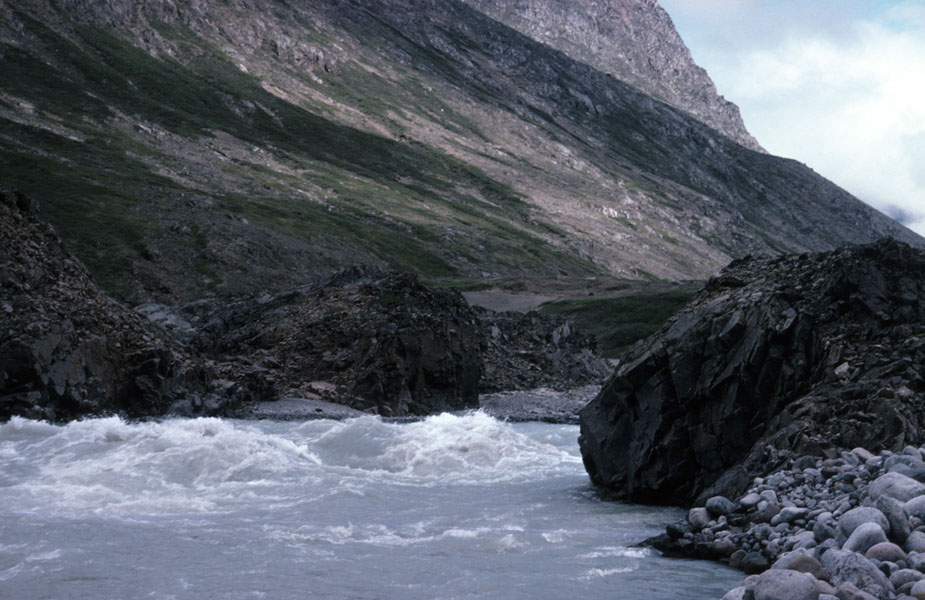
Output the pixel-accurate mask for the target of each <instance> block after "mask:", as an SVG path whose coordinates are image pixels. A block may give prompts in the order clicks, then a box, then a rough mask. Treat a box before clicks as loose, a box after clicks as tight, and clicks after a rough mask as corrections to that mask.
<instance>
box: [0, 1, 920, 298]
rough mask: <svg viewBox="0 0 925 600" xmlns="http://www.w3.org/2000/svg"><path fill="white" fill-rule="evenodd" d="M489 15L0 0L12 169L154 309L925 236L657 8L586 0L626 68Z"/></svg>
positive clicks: (669, 274)
mask: <svg viewBox="0 0 925 600" xmlns="http://www.w3.org/2000/svg"><path fill="white" fill-rule="evenodd" d="M473 4H474V6H470V5H469V4H466V3H464V2H461V1H459V0H364V1H359V0H315V1H312V2H291V1H284V0H227V1H223V2H201V1H198V0H154V1H152V2H145V3H137V2H131V1H129V0H0V69H2V72H3V74H4V76H3V78H2V80H0V173H2V175H0V177H2V179H3V182H2V183H4V184H5V185H7V186H9V187H12V188H15V189H18V190H21V191H22V192H24V193H26V194H28V195H29V196H31V197H34V198H37V199H38V200H39V201H40V204H41V207H42V215H41V216H42V217H43V218H45V219H47V220H48V221H50V222H51V223H52V224H53V225H54V226H55V228H56V230H57V231H58V233H59V234H60V235H61V236H62V238H64V240H65V241H66V242H67V244H68V247H69V248H71V249H72V250H73V251H74V252H75V254H76V255H77V256H78V257H79V258H80V259H81V260H82V261H83V262H84V263H85V264H86V265H87V267H88V269H89V270H90V272H91V274H92V275H93V276H94V277H95V278H96V279H97V280H98V281H100V282H101V283H102V284H103V286H104V287H105V288H106V289H107V290H108V291H110V292H112V293H115V294H116V295H117V296H119V297H121V298H124V299H128V300H130V301H133V302H141V301H150V300H156V301H161V302H178V301H182V300H187V299H191V298H195V297H201V296H203V295H206V294H214V293H237V292H250V291H254V290H270V291H274V290H282V289H286V288H289V287H293V286H295V285H298V284H301V283H303V282H304V281H306V280H307V279H311V278H315V277H318V276H320V275H327V274H330V273H332V272H334V271H335V270H337V269H339V268H341V267H342V266H344V265H347V264H353V263H369V264H373V265H376V266H387V267H391V268H399V269H405V270H410V271H413V272H416V273H418V274H420V275H422V276H424V277H426V278H431V279H434V278H456V279H484V278H488V277H495V276H518V275H532V276H541V277H557V276H561V275H570V276H594V275H601V274H610V275H615V276H618V277H625V278H629V279H672V280H676V279H703V278H705V277H707V276H708V275H709V274H711V273H713V272H715V271H716V270H717V269H718V268H719V267H721V266H722V265H724V264H726V263H728V262H729V261H730V260H731V259H732V258H735V257H740V256H744V255H746V254H779V253H783V252H789V251H798V252H799V251H809V250H826V249H830V248H833V247H835V246H839V245H842V244H844V243H847V242H867V241H872V240H874V239H876V238H879V237H881V236H886V235H888V236H894V237H896V238H898V239H901V240H904V241H908V242H910V243H912V244H917V245H921V244H922V243H923V242H922V240H921V239H920V238H918V237H917V236H915V235H914V234H913V233H911V232H910V231H908V230H906V229H905V228H903V227H902V226H900V225H898V224H897V223H895V222H894V221H892V220H890V219H888V218H887V217H885V216H883V215H881V214H880V213H878V212H876V211H874V210H873V209H871V208H870V207H868V206H866V205H864V204H863V203H861V202H860V201H858V200H857V199H855V198H854V197H852V196H851V195H849V194H848V193H846V192H845V191H843V190H841V189H840V188H838V187H837V186H835V185H834V184H832V183H830V182H828V181H826V180H825V179H823V178H821V177H820V176H818V175H817V174H815V173H814V172H813V171H812V170H810V169H809V168H807V167H805V166H803V165H801V164H798V163H796V162H794V161H790V160H784V159H780V158H776V157H773V156H769V155H767V154H765V153H763V152H760V151H758V150H756V149H755V148H757V146H756V145H755V144H754V143H753V141H752V140H751V138H750V137H747V133H746V132H745V131H744V129H743V128H742V127H741V126H740V124H739V121H738V117H736V116H735V115H734V112H735V111H732V110H731V109H729V108H728V107H729V105H723V104H722V101H721V100H720V99H718V97H717V96H716V95H715V94H714V93H713V92H712V84H709V81H708V79H707V78H706V77H705V75H703V73H702V71H700V70H698V68H697V67H696V66H695V65H693V63H692V62H691V61H690V58H689V54H688V53H687V50H686V49H685V48H684V47H683V44H682V43H680V41H679V40H678V38H677V33H676V32H675V31H674V29H673V27H671V24H670V19H667V18H666V17H665V15H664V12H663V11H662V10H661V9H660V8H659V7H658V5H657V4H656V3H654V2H645V1H635V0H632V1H631V0H620V1H619V2H617V1H614V2H609V3H607V4H606V6H613V7H615V8H614V10H615V11H616V13H615V14H617V15H618V16H619V18H617V17H612V16H611V17H607V18H606V19H604V18H603V17H596V16H595V14H594V13H593V12H591V11H592V9H593V7H594V5H593V4H592V3H590V2H587V3H586V2H577V3H574V7H575V10H576V11H583V12H586V13H587V15H585V16H583V17H582V16H579V17H576V19H577V21H576V22H579V23H580V22H582V19H595V18H596V19H598V22H599V23H601V24H602V25H601V28H600V30H601V33H600V34H599V35H598V36H597V37H594V36H591V37H589V38H587V39H579V40H577V41H574V43H573V42H569V43H570V44H572V45H573V46H580V45H581V44H585V45H586V46H587V47H588V48H590V50H589V53H593V52H592V51H596V50H595V49H598V48H599V47H601V46H604V45H606V44H605V42H606V43H609V42H610V40H615V41H617V42H619V43H620V44H622V45H624V46H626V48H625V49H619V50H617V51H616V56H623V57H624V58H623V59H622V62H621V61H617V60H611V59H609V58H607V56H606V55H602V58H601V59H600V60H601V61H603V62H595V61H592V60H590V59H587V57H586V56H584V55H582V54H581V53H580V52H578V53H576V52H573V51H572V49H569V48H566V51H563V50H561V49H557V47H558V46H560V44H555V45H549V44H547V43H544V42H545V41H546V40H544V39H543V36H541V35H538V34H535V33H534V32H533V31H532V30H529V29H524V31H525V32H526V34H525V33H522V32H521V31H518V30H516V29H514V28H512V27H510V26H508V25H506V24H504V23H502V22H500V21H498V20H495V19H493V18H492V17H491V16H489V15H487V14H484V13H483V12H480V10H477V8H479V9H481V10H484V11H486V12H489V13H490V12H491V11H488V9H487V8H486V5H485V4H482V3H475V2H473ZM522 5H523V6H527V8H529V7H530V6H533V7H535V8H536V10H535V11H534V12H535V14H536V15H538V16H542V18H544V19H546V18H548V19H550V20H549V27H552V26H553V25H554V24H555V23H556V22H557V19H559V16H557V15H558V13H556V12H555V11H546V10H545V9H543V10H541V9H542V8H543V7H547V6H548V5H547V4H544V3H543V2H539V1H537V2H530V3H527V4H523V3H518V4H516V6H522ZM569 5H570V6H571V5H572V3H569ZM595 10H596V9H595ZM521 13H522V14H524V15H531V14H534V13H531V12H530V10H526V11H521ZM521 13H518V14H521ZM579 14H581V13H579ZM544 15H545V16H544ZM496 16H497V15H496ZM497 18H499V19H501V18H502V17H501V16H497ZM511 18H512V19H513V17H511ZM504 20H505V21H508V20H509V19H507V18H505V19H504ZM616 23H622V24H625V31H627V32H631V33H632V35H629V34H627V35H623V34H622V33H621V32H623V31H624V29H620V28H618V27H616V25H614V24H616ZM609 26H613V27H612V28H613V30H614V32H616V33H613V34H611V33H608V31H607V27H609ZM547 29H548V27H547ZM564 30H565V31H566V33H567V32H568V31H569V30H573V31H574V30H577V28H576V27H564ZM618 34H619V35H618ZM531 36H533V37H531ZM534 37H535V38H536V39H534ZM595 40H598V41H595ZM554 46H557V47H554ZM562 47H565V46H562ZM621 48H622V46H621ZM645 57H648V58H645ZM604 63H607V65H611V66H612V67H611V66H607V65H604ZM618 63H619V64H622V65H629V66H628V67H627V68H626V69H624V68H623V67H620V68H617V66H619V65H618ZM633 65H636V70H635V71H634V70H633V68H631V67H633ZM605 67H606V68H605ZM646 80H648V81H649V83H648V84H645V85H644V83H645V81H646ZM685 86H687V87H685ZM692 90H693V91H692ZM699 96H702V99H701V100H696V99H695V97H699ZM679 99H680V100H679ZM720 105H722V106H726V108H722V107H720V108H715V107H716V106H720ZM711 106H713V107H714V108H711ZM714 127H716V128H714ZM740 142H741V143H740ZM742 144H745V145H742Z"/></svg>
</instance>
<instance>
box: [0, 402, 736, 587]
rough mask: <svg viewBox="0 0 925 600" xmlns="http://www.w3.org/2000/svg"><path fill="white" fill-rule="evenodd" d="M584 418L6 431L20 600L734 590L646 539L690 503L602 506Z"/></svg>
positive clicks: (3, 546) (12, 556) (5, 487)
mask: <svg viewBox="0 0 925 600" xmlns="http://www.w3.org/2000/svg"><path fill="white" fill-rule="evenodd" d="M577 434H578V430H577V427H575V426H570V425H549V424H541V423H523V424H509V423H505V422H501V421H498V420H496V419H493V418H492V417H489V416H487V415H485V414H483V413H474V414H470V415H464V416H458V415H448V414H446V415H439V416H435V417H431V418H428V419H425V420H423V421H420V422H415V423H406V424H397V423H387V422H383V421H381V420H379V419H378V418H374V417H363V418H358V419H351V420H347V421H310V422H305V423H293V422H271V421H233V420H221V419H175V420H166V421H161V422H146V423H126V422H124V421H122V420H121V419H119V418H116V417H112V418H106V419H95V420H86V421H79V422H73V423H70V424H67V425H63V426H58V425H51V424H47V423H42V422H36V421H29V420H25V419H19V418H14V419H12V420H11V421H9V422H8V423H5V424H2V425H0V598H8V597H9V598H28V599H31V598H88V599H89V598H93V599H97V600H100V599H108V598H112V599H116V598H120V599H121V598H126V599H128V598H154V599H168V598H170V599H187V598H188V599H197V600H198V599H202V598H229V599H234V598H242V599H243V598H271V599H276V598H280V599H287V598H370V599H372V598H382V599H388V598H402V599H407V598H412V599H413V598H421V599H424V598H498V599H502V598H503V599H506V600H507V599H512V598H524V599H527V598H530V599H542V598H567V597H570V596H572V595H573V594H575V593H584V592H591V593H604V594H607V595H608V597H611V598H636V597H645V598H665V599H667V598H719V597H721V596H722V594H723V593H724V591H725V590H727V589H729V588H731V587H734V585H736V584H737V583H738V581H739V579H740V576H739V575H738V574H736V573H735V572H733V571H731V570H728V569H724V568H722V567H719V566H717V565H713V564H709V563H699V562H690V561H669V560H666V559H662V558H660V557H658V556H656V555H655V554H653V553H651V552H649V551H647V550H641V549H638V548H634V547H632V546H633V545H634V544H635V543H637V542H639V541H640V540H642V539H643V538H644V537H646V536H648V535H654V534H656V533H658V532H660V531H661V530H663V527H664V525H665V523H666V522H668V521H670V520H672V519H676V518H678V517H679V513H677V511H674V510H671V509H653V508H646V507H637V506H627V505H619V504H614V503H609V502H603V501H601V500H600V499H599V498H598V497H597V495H596V493H595V492H594V490H593V489H592V488H591V487H590V485H589V483H588V478H587V476H586V475H585V473H584V470H583V468H582V466H581V459H580V456H579V454H578V450H577V444H576V442H575V440H576V437H577Z"/></svg>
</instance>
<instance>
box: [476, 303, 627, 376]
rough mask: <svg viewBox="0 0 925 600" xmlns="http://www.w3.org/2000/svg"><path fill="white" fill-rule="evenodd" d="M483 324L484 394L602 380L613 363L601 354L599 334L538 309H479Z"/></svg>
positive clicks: (480, 319) (608, 373)
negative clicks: (581, 329) (592, 333)
mask: <svg viewBox="0 0 925 600" xmlns="http://www.w3.org/2000/svg"><path fill="white" fill-rule="evenodd" d="M478 315H479V321H480V323H481V325H482V332H483V336H484V338H483V340H484V341H483V344H482V356H483V363H484V372H483V376H482V381H481V384H480V386H479V387H480V390H481V391H482V392H500V391H505V390H531V389H536V388H549V389H553V390H559V391H565V390H570V389H573V388H575V387H578V386H581V385H586V384H591V383H596V384H600V383H602V382H603V381H604V380H605V379H607V376H608V375H610V372H611V371H612V370H613V366H612V364H611V363H610V361H609V360H607V359H605V358H602V357H601V356H600V355H598V354H597V342H596V340H595V339H594V336H591V335H587V334H585V333H583V332H581V331H580V330H577V329H575V327H574V326H573V325H572V324H571V323H569V322H568V321H565V320H563V319H560V318H557V317H553V316H550V315H544V314H540V313H538V312H532V311H531V312H528V313H526V314H522V313H516V312H492V311H490V310H486V309H479V310H478Z"/></svg>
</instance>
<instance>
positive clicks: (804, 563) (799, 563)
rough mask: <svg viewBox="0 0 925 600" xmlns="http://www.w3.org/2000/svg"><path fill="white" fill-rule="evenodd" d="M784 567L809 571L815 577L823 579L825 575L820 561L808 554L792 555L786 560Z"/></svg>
mask: <svg viewBox="0 0 925 600" xmlns="http://www.w3.org/2000/svg"><path fill="white" fill-rule="evenodd" d="M786 568H787V569H789V570H791V571H799V572H801V573H809V574H810V575H812V576H813V577H815V578H816V579H825V575H826V574H825V572H824V570H823V568H822V563H820V562H819V560H818V559H816V557H814V556H812V555H810V554H804V555H802V556H796V557H794V558H793V559H791V560H790V561H789V562H788V564H787V567H786Z"/></svg>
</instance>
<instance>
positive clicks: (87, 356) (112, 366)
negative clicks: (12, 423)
mask: <svg viewBox="0 0 925 600" xmlns="http://www.w3.org/2000/svg"><path fill="white" fill-rule="evenodd" d="M35 209H36V206H35V204H34V203H33V202H32V201H30V200H29V199H28V198H26V197H25V196H22V195H21V194H18V193H14V192H10V191H5V190H0V322H2V326H0V420H5V419H7V418H9V417H10V416H11V415H22V416H26V417H31V418H34V419H48V420H68V419H73V418H77V417H81V416H85V415H92V414H102V413H122V414H125V415H127V416H144V415H157V414H162V413H164V412H166V411H167V410H168V409H169V408H170V406H171V405H172V404H173V403H174V402H175V401H177V400H178V399H180V398H184V399H185V400H186V402H188V403H189V404H190V406H192V407H195V408H196V410H197V412H210V411H219V410H222V409H224V408H225V407H227V406H230V405H233V404H234V402H233V401H234V400H235V397H236V390H234V389H228V390H226V391H227V392H229V393H228V394H227V395H222V396H217V395H212V394H209V393H207V392H208V389H207V388H208V384H209V382H210V381H211V378H212V373H211V371H210V369H209V367H208V365H206V364H205V363H203V362H202V361H201V360H199V359H198V358H197V357H195V356H194V355H192V354H190V353H189V352H188V351H187V350H186V349H185V348H183V347H182V346H181V345H180V344H179V343H177V342H175V341H173V340H172V339H171V337H170V336H169V335H167V334H166V333H165V332H163V331H161V330H159V329H158V328H156V327H153V326H152V325H151V323H150V322H149V321H148V320H147V319H145V318H144V317H142V316H141V315H139V314H137V313H135V312H134V311H132V310H131V309H130V308H129V307H127V306H125V305H124V304H122V303H120V302H117V301H115V300H113V299H112V298H111V297H109V296H108V295H107V294H106V293H105V292H103V291H102V290H101V289H100V288H99V286H97V285H96V284H95V283H94V282H93V281H92V280H91V279H90V277H89V276H88V275H87V272H86V269H85V268H84V267H83V265H82V264H81V263H80V262H79V261H78V260H76V259H75V258H74V257H72V256H71V255H70V254H68V253H67V252H66V251H65V249H64V248H63V246H62V244H61V241H60V240H59V239H58V236H57V235H56V234H55V232H54V230H53V229H52V228H51V227H50V226H48V225H47V224H45V223H43V222H42V221H40V220H39V219H38V218H37V217H36V216H35ZM237 399H238V400H242V399H244V398H242V397H240V396H238V397H237Z"/></svg>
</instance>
